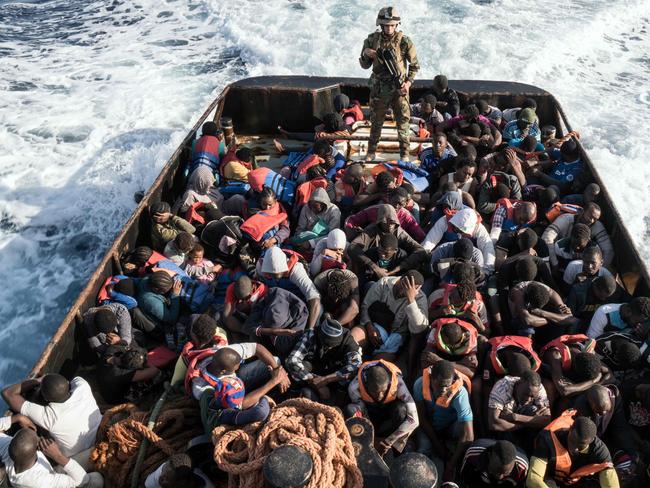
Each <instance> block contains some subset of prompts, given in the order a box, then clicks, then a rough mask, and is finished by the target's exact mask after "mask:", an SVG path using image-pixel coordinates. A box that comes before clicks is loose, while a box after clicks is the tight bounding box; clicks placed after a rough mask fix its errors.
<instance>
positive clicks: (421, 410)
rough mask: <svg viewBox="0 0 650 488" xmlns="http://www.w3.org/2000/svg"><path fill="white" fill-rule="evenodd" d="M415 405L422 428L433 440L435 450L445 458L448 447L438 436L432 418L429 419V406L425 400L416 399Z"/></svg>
mask: <svg viewBox="0 0 650 488" xmlns="http://www.w3.org/2000/svg"><path fill="white" fill-rule="evenodd" d="M415 406H416V409H417V413H418V419H419V425H420V428H421V429H422V431H423V432H424V433H425V434H426V436H427V437H428V438H429V440H430V441H431V445H432V448H433V452H434V453H435V454H436V455H437V456H438V457H440V458H441V459H445V457H446V454H447V448H446V447H445V445H444V444H443V443H442V441H441V440H440V439H439V438H438V435H437V434H436V431H435V429H434V428H433V424H432V423H431V420H429V415H428V413H427V408H426V405H425V404H424V401H423V400H420V401H417V400H416V402H415Z"/></svg>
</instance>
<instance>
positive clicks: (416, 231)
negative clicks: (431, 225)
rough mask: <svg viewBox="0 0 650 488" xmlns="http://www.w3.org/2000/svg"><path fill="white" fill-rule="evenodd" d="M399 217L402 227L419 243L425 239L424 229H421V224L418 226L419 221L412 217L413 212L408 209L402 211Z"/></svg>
mask: <svg viewBox="0 0 650 488" xmlns="http://www.w3.org/2000/svg"><path fill="white" fill-rule="evenodd" d="M397 215H398V217H399V221H400V227H402V229H404V231H405V232H406V233H407V234H408V235H409V236H410V237H412V238H413V239H414V240H415V241H417V242H420V241H422V240H423V239H424V236H425V234H424V231H423V230H422V227H420V224H418V221H417V220H415V217H413V215H411V212H409V211H408V210H406V209H400V211H399V212H398V214H397Z"/></svg>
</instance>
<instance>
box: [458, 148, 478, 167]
mask: <svg viewBox="0 0 650 488" xmlns="http://www.w3.org/2000/svg"><path fill="white" fill-rule="evenodd" d="M457 153H458V156H457V157H456V158H455V159H456V161H462V160H467V161H471V162H472V163H475V162H476V158H477V156H478V153H477V152H476V147H475V146H474V144H467V145H466V146H460V147H459V148H458V151H457Z"/></svg>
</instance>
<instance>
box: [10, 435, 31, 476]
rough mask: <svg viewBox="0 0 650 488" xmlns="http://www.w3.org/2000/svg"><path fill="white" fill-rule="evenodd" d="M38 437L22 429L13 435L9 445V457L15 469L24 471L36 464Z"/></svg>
mask: <svg viewBox="0 0 650 488" xmlns="http://www.w3.org/2000/svg"><path fill="white" fill-rule="evenodd" d="M37 450H38V436H37V435H36V432H34V431H33V430H31V429H28V428H22V429H20V430H19V431H18V432H16V434H15V435H14V437H13V439H11V442H10V443H9V457H10V458H11V460H12V461H13V463H14V464H15V465H16V468H20V469H23V470H24V469H26V468H30V467H31V466H33V464H34V463H35V462H36V451H37Z"/></svg>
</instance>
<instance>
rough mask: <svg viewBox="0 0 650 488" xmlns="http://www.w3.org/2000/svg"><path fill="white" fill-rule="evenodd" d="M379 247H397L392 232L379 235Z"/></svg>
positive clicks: (395, 238) (397, 244)
mask: <svg viewBox="0 0 650 488" xmlns="http://www.w3.org/2000/svg"><path fill="white" fill-rule="evenodd" d="M379 247H381V248H382V249H398V247H399V243H398V241H397V237H396V236H395V235H394V234H390V233H388V234H382V235H381V236H380V237H379Z"/></svg>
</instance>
